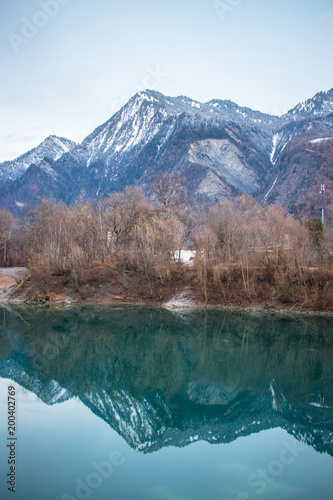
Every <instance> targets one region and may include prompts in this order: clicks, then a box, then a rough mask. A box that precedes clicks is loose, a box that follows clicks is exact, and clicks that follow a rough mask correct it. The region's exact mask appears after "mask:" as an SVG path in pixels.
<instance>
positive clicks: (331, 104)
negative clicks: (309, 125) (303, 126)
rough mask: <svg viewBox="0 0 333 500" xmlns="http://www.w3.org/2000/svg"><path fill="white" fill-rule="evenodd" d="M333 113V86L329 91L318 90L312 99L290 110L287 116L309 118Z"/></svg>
mask: <svg viewBox="0 0 333 500" xmlns="http://www.w3.org/2000/svg"><path fill="white" fill-rule="evenodd" d="M330 113H333V88H332V89H330V90H328V91H327V92H318V93H317V94H316V95H315V96H314V97H312V98H311V99H307V100H306V101H303V102H301V103H299V104H297V106H295V107H294V108H292V109H291V110H290V111H288V113H287V115H284V116H285V117H286V116H293V117H294V119H297V118H307V117H309V116H310V115H313V116H326V115H329V114H330Z"/></svg>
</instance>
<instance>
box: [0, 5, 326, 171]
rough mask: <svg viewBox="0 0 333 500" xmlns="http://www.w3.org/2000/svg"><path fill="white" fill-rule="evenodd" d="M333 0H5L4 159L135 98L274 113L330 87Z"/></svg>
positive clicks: (1, 71)
mask: <svg viewBox="0 0 333 500" xmlns="http://www.w3.org/2000/svg"><path fill="white" fill-rule="evenodd" d="M332 26H333V2H332V0H316V1H314V0H292V1H290V0H279V1H276V0H168V1H167V2H166V1H156V0H142V1H138V0H122V1H113V0H94V1H91V0H90V1H88V0H15V1H9V0H7V1H6V0H1V2H0V62H1V64H0V112H1V120H0V162H2V161H5V160H11V159H14V158H15V157H17V156H18V155H20V154H23V153H24V152H26V151H28V150H29V149H31V148H33V147H35V146H37V145H38V144H39V143H40V142H42V141H43V140H44V139H45V138H46V137H47V136H48V135H51V134H56V135H58V136H61V137H66V138H68V139H72V140H74V141H76V142H81V141H82V140H83V139H84V138H85V137H86V136H87V135H88V134H89V133H91V132H92V130H94V128H96V127H97V126H98V125H100V124H102V123H104V122H105V121H106V120H108V119H109V118H110V117H111V116H112V115H113V114H114V113H115V112H116V111H117V110H118V109H120V108H121V107H122V106H123V105H124V104H126V102H127V101H128V99H129V98H130V97H131V96H132V95H134V94H135V93H136V92H138V91H140V90H143V89H146V88H149V89H155V90H158V91H160V92H162V93H163V94H165V95H169V96H177V95H186V96H188V97H191V98H192V99H196V100H198V101H200V102H207V101H209V100H211V99H230V100H232V101H234V102H236V103H237V104H239V105H241V106H248V107H250V108H253V109H258V110H260V111H263V112H267V113H271V114H277V115H281V114H283V113H285V112H287V111H288V110H289V109H291V108H292V107H294V106H295V105H296V104H297V103H299V102H301V101H303V100H305V99H307V98H309V97H312V96H313V95H315V94H316V93H317V92H319V91H327V90H329V89H330V88H332V87H333V65H332V54H333V34H332V33H333V30H332Z"/></svg>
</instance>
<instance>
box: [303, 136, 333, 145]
mask: <svg viewBox="0 0 333 500" xmlns="http://www.w3.org/2000/svg"><path fill="white" fill-rule="evenodd" d="M332 140H333V137H321V138H320V139H313V140H312V141H309V144H317V143H318V142H324V141H332Z"/></svg>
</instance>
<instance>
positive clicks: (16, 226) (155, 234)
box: [0, 175, 333, 300]
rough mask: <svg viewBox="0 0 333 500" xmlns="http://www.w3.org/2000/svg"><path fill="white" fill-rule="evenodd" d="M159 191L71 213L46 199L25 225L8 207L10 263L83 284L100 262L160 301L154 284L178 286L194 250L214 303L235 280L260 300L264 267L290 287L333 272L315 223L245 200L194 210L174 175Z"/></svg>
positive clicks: (1, 241)
mask: <svg viewBox="0 0 333 500" xmlns="http://www.w3.org/2000/svg"><path fill="white" fill-rule="evenodd" d="M151 193H152V196H151V197H150V198H148V197H147V196H145V195H144V193H143V191H142V190H141V189H140V188H137V187H126V188H125V190H124V191H123V192H118V193H111V194H109V195H108V196H107V197H106V198H105V199H101V200H98V201H97V202H95V203H89V202H86V203H83V202H82V201H77V202H76V203H75V204H74V205H73V206H71V207H68V206H66V205H65V204H63V203H55V202H54V201H52V200H45V199H44V200H41V201H40V203H39V204H38V205H37V207H36V208H34V209H33V210H29V211H26V213H25V214H24V217H23V218H22V219H21V220H14V218H13V216H12V215H11V213H10V212H8V211H6V210H2V211H0V251H1V255H2V264H4V265H8V264H15V263H21V264H23V263H24V264H27V265H28V266H30V267H31V268H32V269H33V268H39V269H40V270H42V272H44V273H45V274H48V275H49V274H56V275H66V274H70V275H71V276H72V277H73V278H74V280H75V281H76V282H77V283H79V282H80V280H81V278H82V274H83V272H84V270H85V269H89V268H91V267H92V266H93V265H96V264H100V265H105V266H108V267H109V268H112V269H127V270H134V271H138V272H141V273H143V274H144V276H145V277H146V279H147V281H148V283H149V285H150V288H151V293H152V294H153V283H154V280H155V281H156V280H158V281H159V282H160V283H161V284H163V283H164V282H165V281H166V280H168V279H169V278H170V277H171V276H172V272H173V270H174V269H176V268H178V269H179V266H180V263H179V262H177V261H176V260H177V259H176V257H175V256H176V255H179V252H180V250H181V249H184V248H192V249H194V250H196V256H195V259H194V265H193V267H192V268H191V272H192V275H193V273H194V276H195V278H196V279H197V281H198V283H200V286H201V288H202V290H203V295H204V297H205V299H206V300H208V294H209V287H210V286H211V285H212V284H214V285H215V286H217V287H220V289H221V293H223V294H224V295H225V294H226V293H227V289H228V286H229V287H230V286H232V281H233V280H234V279H235V278H234V276H235V273H236V274H237V273H238V274H237V276H239V281H240V282H241V283H242V287H243V290H244V292H245V294H246V295H247V296H248V297H250V296H252V295H253V294H254V293H258V290H257V288H258V286H257V283H258V280H259V278H260V276H262V273H263V270H266V271H267V270H274V276H275V280H276V282H277V283H279V287H280V288H281V289H283V285H284V283H285V282H286V280H287V279H288V280H290V277H291V276H292V277H293V278H292V279H294V280H297V282H298V283H300V284H302V283H305V275H306V270H308V269H311V268H318V266H319V267H326V268H327V266H330V265H331V264H330V259H328V258H324V256H323V252H322V251H321V250H322V249H324V250H325V252H327V253H328V255H329V252H330V250H332V249H333V248H332V240H331V239H330V238H331V235H330V234H329V232H326V235H325V237H326V240H325V241H324V239H323V238H324V236H323V238H322V241H320V245H318V235H316V238H317V239H316V240H314V238H313V234H311V226H310V225H306V224H301V223H300V222H298V221H297V220H295V219H294V218H293V217H291V216H287V215H286V214H284V213H283V211H282V209H281V208H279V207H277V206H268V207H265V208H263V207H262V206H259V205H258V204H257V203H256V202H255V200H254V199H253V198H251V197H250V196H245V195H242V196H239V197H237V198H235V199H234V200H233V201H230V200H228V199H223V200H222V201H220V202H219V203H217V204H215V205H214V206H211V207H203V208H201V210H199V209H198V208H190V206H189V204H188V200H187V197H186V191H185V188H184V183H183V182H182V181H181V179H179V178H176V177H172V176H170V175H161V176H159V177H158V178H157V179H156V181H155V183H154V185H153V186H152V189H151ZM176 251H178V252H176ZM227 285H228V286H227ZM225 298H226V297H225Z"/></svg>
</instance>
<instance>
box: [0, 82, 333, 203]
mask: <svg viewBox="0 0 333 500" xmlns="http://www.w3.org/2000/svg"><path fill="white" fill-rule="evenodd" d="M332 138H333V89H332V90H330V91H329V92H327V93H325V92H321V93H319V94H317V95H316V96H314V97H313V98H312V99H309V100H307V101H306V102H304V103H302V104H299V105H297V106H296V107H295V108H294V109H292V110H290V111H289V112H288V113H287V114H286V115H284V116H282V117H276V116H270V115H266V114H263V113H260V112H258V111H253V110H251V109H249V108H242V107H239V106H238V105H237V104H235V103H233V102H230V101H220V100H213V101H210V102H208V103H205V104H202V103H199V102H197V101H193V100H191V99H189V98H187V97H184V96H180V97H166V96H164V95H162V94H160V93H159V92H156V91H145V92H139V93H138V94H136V95H135V96H134V97H132V99H130V101H129V102H128V103H127V104H126V105H125V106H124V107H123V108H122V109H121V110H120V111H118V113H116V114H115V115H114V116H113V117H112V118H111V119H110V120H108V121H107V122H106V123H104V124H103V125H101V126H100V127H98V128H97V129H96V130H95V131H94V132H92V134H90V135H89V136H88V137H87V138H86V139H85V140H84V141H83V142H82V143H81V144H79V145H76V146H74V145H73V144H68V143H65V140H62V141H64V142H63V143H62V146H61V148H60V149H61V150H58V149H57V151H53V152H52V151H49V149H48V148H45V145H44V146H43V145H40V146H39V147H38V148H36V150H38V151H39V153H38V155H37V156H38V158H37V157H36V158H35V156H36V154H35V153H34V155H35V156H34V155H31V154H30V153H31V152H30V153H27V155H23V156H24V159H23V160H22V158H23V157H20V158H21V159H20V158H19V159H17V160H15V161H14V162H6V163H5V164H2V165H0V172H1V173H0V175H1V176H2V180H3V182H5V184H4V185H3V187H2V188H1V189H0V203H1V206H4V205H7V206H8V207H15V206H16V207H17V206H21V205H20V204H22V203H23V204H26V203H30V204H34V203H35V202H36V200H37V198H38V197H40V196H50V197H53V198H55V199H57V200H64V201H66V202H72V201H73V200H74V199H76V198H78V197H82V198H83V199H94V198H96V197H99V196H104V195H106V194H107V193H108V192H110V191H114V190H121V189H123V188H124V186H126V185H129V184H136V185H141V186H142V187H143V188H146V187H147V186H148V185H149V184H150V183H151V182H152V180H153V179H154V178H155V176H156V175H157V174H158V173H159V172H161V171H169V172H173V173H177V174H179V175H181V176H183V177H185V179H186V180H187V187H188V191H189V194H190V196H191V197H192V199H193V200H198V199H202V198H204V199H206V200H211V201H217V200H218V199H220V198H221V197H223V196H228V197H232V196H234V195H236V194H240V193H248V194H251V195H252V196H254V197H256V198H257V199H258V200H259V201H260V202H263V203H264V202H271V201H277V202H279V203H281V204H282V205H283V206H285V207H286V208H287V209H288V210H295V209H296V208H297V206H298V205H299V204H301V203H302V201H301V198H302V197H304V199H307V196H308V193H309V192H311V190H315V191H316V190H318V189H317V188H318V186H317V183H318V182H319V179H321V182H324V181H326V183H327V187H328V190H330V188H331V187H332V189H333V179H332V169H331V170H330V169H329V168H328V165H329V163H330V161H331V156H332V148H333V141H332V140H331V139H332ZM316 141H317V142H316ZM45 142H46V141H45ZM43 144H44V143H43ZM42 146H43V147H42ZM317 148H322V149H321V150H320V151H319V152H318V151H317ZM66 149H67V150H66ZM33 151H34V150H33ZM51 153H52V154H51ZM29 155H30V156H29ZM43 160H44V162H43ZM29 162H31V163H32V164H33V165H31V166H29V165H28V164H29ZM45 162H46V163H45ZM9 163H10V167H9ZM7 164H8V165H7ZM31 170H32V172H31ZM323 177H324V178H323ZM316 209H317V207H315V206H314V207H313V210H316Z"/></svg>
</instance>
